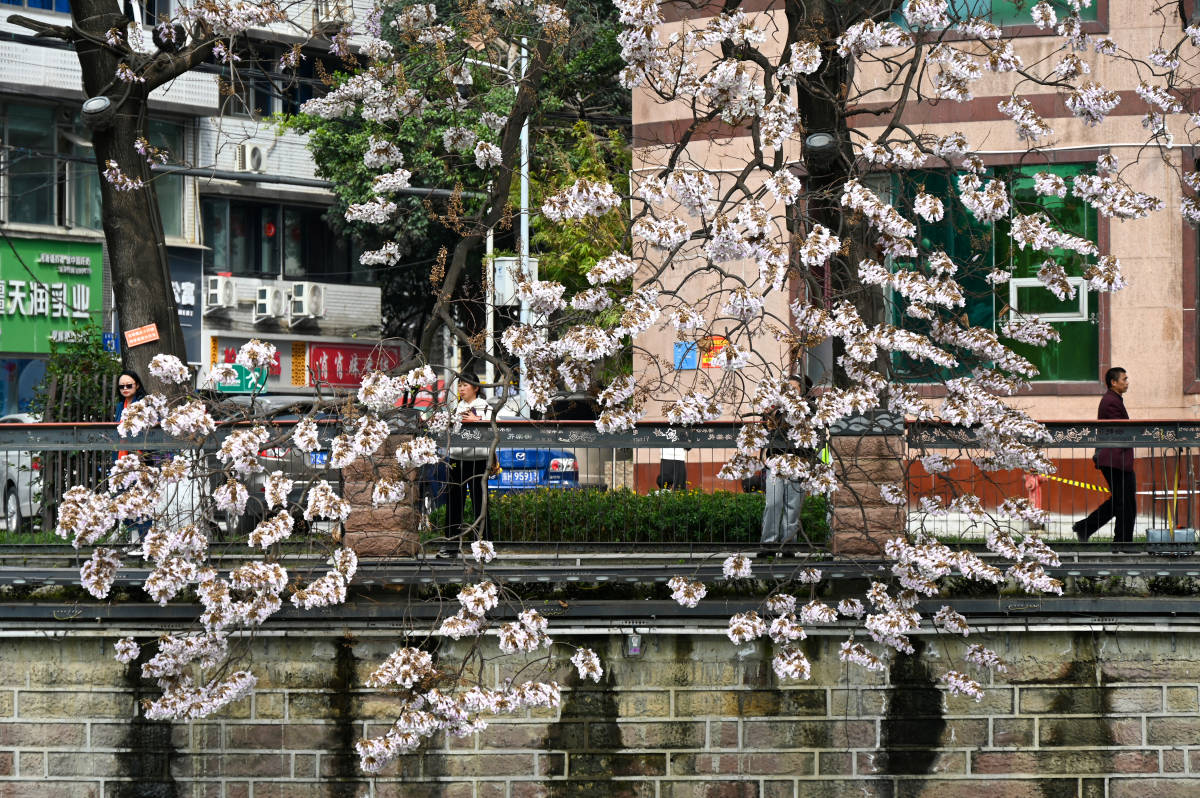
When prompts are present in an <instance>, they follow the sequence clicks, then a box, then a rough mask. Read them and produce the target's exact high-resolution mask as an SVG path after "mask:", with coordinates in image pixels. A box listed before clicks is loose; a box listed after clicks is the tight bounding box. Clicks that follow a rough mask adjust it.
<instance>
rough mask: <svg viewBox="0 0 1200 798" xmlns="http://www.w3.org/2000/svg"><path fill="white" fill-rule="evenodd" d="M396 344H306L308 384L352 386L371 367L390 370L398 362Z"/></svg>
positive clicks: (398, 354)
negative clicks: (381, 345)
mask: <svg viewBox="0 0 1200 798" xmlns="http://www.w3.org/2000/svg"><path fill="white" fill-rule="evenodd" d="M400 358H401V354H400V347H398V346H383V347H380V346H367V345H365V344H309V346H308V365H309V377H308V384H309V385H316V384H318V382H319V383H320V384H321V385H332V386H336V387H339V388H356V387H358V385H359V384H360V383H361V382H362V378H363V375H364V374H366V373H368V372H371V371H390V370H391V369H394V368H396V367H397V366H398V365H400Z"/></svg>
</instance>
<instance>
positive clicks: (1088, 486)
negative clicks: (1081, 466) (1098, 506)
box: [1038, 474, 1108, 493]
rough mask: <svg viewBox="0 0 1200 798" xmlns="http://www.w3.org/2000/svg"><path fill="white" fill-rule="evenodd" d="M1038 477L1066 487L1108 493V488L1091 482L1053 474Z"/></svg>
mask: <svg viewBox="0 0 1200 798" xmlns="http://www.w3.org/2000/svg"><path fill="white" fill-rule="evenodd" d="M1038 476H1039V477H1045V478H1046V479H1052V480H1054V481H1055V482H1061V483H1063V484H1064V485H1070V486H1071V487H1073V488H1084V489H1085V490H1094V491H1096V492H1097V493H1108V488H1102V487H1100V486H1099V485H1093V484H1091V483H1090V482H1080V481H1079V480H1077V479H1063V478H1062V477H1056V476H1053V475H1051V474H1038Z"/></svg>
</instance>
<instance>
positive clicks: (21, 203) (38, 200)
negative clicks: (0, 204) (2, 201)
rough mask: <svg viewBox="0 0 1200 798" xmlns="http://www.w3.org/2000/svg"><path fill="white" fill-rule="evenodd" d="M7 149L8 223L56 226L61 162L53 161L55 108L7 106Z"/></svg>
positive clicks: (55, 147) (54, 149) (5, 140)
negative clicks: (59, 164) (59, 165)
mask: <svg viewBox="0 0 1200 798" xmlns="http://www.w3.org/2000/svg"><path fill="white" fill-rule="evenodd" d="M5 111H6V113H5V128H6V135H5V137H4V143H5V144H6V145H7V146H8V147H9V148H10V149H9V150H8V190H7V192H6V193H7V195H8V221H10V222H16V223H19V224H55V223H56V222H57V221H58V213H57V211H58V208H57V203H56V199H57V197H56V194H57V185H58V162H57V161H56V160H55V158H54V153H55V151H56V150H57V146H56V145H57V142H56V141H55V138H56V136H55V133H54V131H55V125H54V109H53V108H51V107H49V106H37V105H17V104H15V103H14V104H10V105H7V106H6V107H5Z"/></svg>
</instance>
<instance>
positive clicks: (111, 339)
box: [101, 333, 121, 354]
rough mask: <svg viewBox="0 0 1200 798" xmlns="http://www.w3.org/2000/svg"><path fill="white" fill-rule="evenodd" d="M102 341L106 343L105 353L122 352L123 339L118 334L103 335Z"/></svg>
mask: <svg viewBox="0 0 1200 798" xmlns="http://www.w3.org/2000/svg"><path fill="white" fill-rule="evenodd" d="M101 339H102V340H103V342H104V351H105V352H112V353H114V354H119V353H120V351H121V339H120V338H118V337H117V334H116V333H102V334H101Z"/></svg>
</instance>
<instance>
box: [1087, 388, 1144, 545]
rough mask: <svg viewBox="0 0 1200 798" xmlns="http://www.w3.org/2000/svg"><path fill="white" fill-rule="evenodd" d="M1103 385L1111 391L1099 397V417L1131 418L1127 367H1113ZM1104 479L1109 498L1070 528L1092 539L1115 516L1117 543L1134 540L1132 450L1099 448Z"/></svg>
mask: <svg viewBox="0 0 1200 798" xmlns="http://www.w3.org/2000/svg"><path fill="white" fill-rule="evenodd" d="M1104 384H1105V385H1107V386H1108V391H1106V392H1105V394H1104V396H1103V397H1101V398H1100V409H1099V411H1098V412H1097V414H1096V417H1097V418H1098V419H1099V420H1101V421H1104V420H1105V419H1116V418H1129V413H1127V412H1126V411H1125V400H1124V399H1123V398H1122V395H1123V394H1124V393H1125V392H1126V391H1128V390H1129V375H1128V374H1126V373H1125V369H1122V368H1111V369H1109V370H1108V371H1106V372H1105V373H1104ZM1092 461H1093V462H1095V464H1096V467H1097V468H1099V469H1100V473H1101V474H1103V475H1104V479H1105V480H1106V481H1107V482H1108V490H1109V497H1108V501H1106V502H1104V504H1102V505H1100V506H1099V507H1097V508H1096V509H1095V510H1094V511H1093V512H1092V514H1091V515H1089V516H1088V517H1087V518H1085V519H1083V520H1082V521H1076V522H1075V524H1074V525H1073V526H1072V527H1071V528H1072V529H1074V530H1075V536H1076V537H1077V538H1079V540H1080V541H1081V542H1083V541H1086V540H1087V539H1088V538H1090V537H1091V536H1092V535H1093V534H1094V533H1095V532H1096V530H1097V529H1099V528H1100V527H1102V526H1104V525H1105V524H1107V523H1108V522H1109V520H1110V519H1112V518H1116V519H1117V524H1116V528H1115V530H1114V531H1113V542H1114V543H1132V542H1133V522H1134V520H1135V519H1136V518H1137V493H1136V491H1137V482H1136V480H1135V478H1134V474H1133V449H1131V448H1124V447H1122V448H1107V449H1097V450H1096V454H1095V456H1094V457H1093V458H1092Z"/></svg>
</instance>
